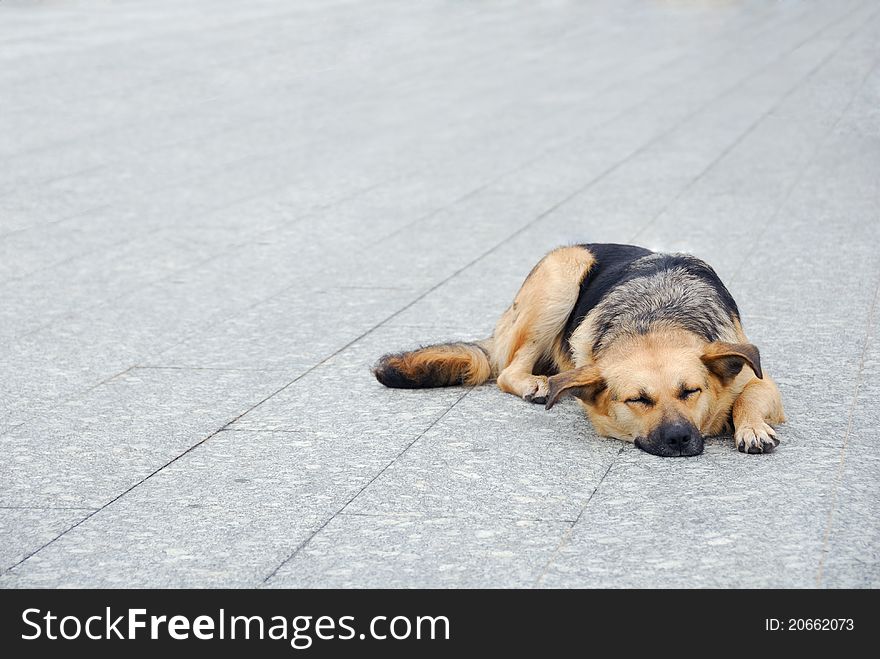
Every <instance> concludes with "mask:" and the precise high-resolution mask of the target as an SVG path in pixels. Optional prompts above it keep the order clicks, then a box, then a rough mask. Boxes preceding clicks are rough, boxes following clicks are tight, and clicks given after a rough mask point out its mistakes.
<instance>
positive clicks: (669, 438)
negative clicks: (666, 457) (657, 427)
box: [661, 423, 694, 455]
mask: <svg viewBox="0 0 880 659" xmlns="http://www.w3.org/2000/svg"><path fill="white" fill-rule="evenodd" d="M693 438H694V435H693V427H692V426H690V425H689V424H686V423H672V424H669V425H668V426H665V427H664V428H663V436H662V438H661V439H662V441H663V442H665V443H666V444H667V445H668V446H669V448H670V449H671V450H672V452H673V454H676V453H677V454H678V455H682V454H686V453H687V452H688V449H689V448H690V447H689V446H688V445H689V444H690V443H691V440H693Z"/></svg>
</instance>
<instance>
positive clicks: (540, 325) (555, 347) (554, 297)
mask: <svg viewBox="0 0 880 659" xmlns="http://www.w3.org/2000/svg"><path fill="white" fill-rule="evenodd" d="M594 260H595V259H594V258H593V255H592V254H591V253H590V252H589V251H588V250H586V249H585V248H583V247H560V248H559V249H555V250H553V251H552V252H550V253H549V254H547V256H545V257H544V258H543V259H542V260H541V261H540V262H539V263H538V265H536V266H535V267H534V268H533V269H532V272H531V273H529V276H528V277H527V278H526V280H525V282H523V285H522V287H521V288H520V290H519V292H518V293H517V295H516V298H515V299H514V301H513V304H512V305H511V306H510V307H509V308H508V309H507V311H505V312H504V314H503V315H502V316H501V319H500V320H499V321H498V324H497V325H496V327H495V333H494V334H493V343H492V351H491V355H490V357H491V361H492V367H493V371H494V372H496V373H498V387H499V388H500V389H501V390H502V391H504V392H507V393H511V394H514V395H516V396H520V397H522V398H524V399H525V400H527V401H530V402H533V403H541V404H543V403H544V402H546V399H547V377H546V375H544V374H541V373H538V374H536V370H543V369H536V367H537V366H538V365H542V366H546V367H548V368H547V370H549V371H550V372H556V371H559V370H566V369H569V368H572V367H573V366H574V365H573V364H572V363H571V359H570V357H569V356H568V355H567V354H566V352H565V350H564V349H563V348H562V334H563V331H564V329H565V324H566V322H567V321H568V317H569V316H570V315H571V312H572V310H573V309H574V306H575V304H577V299H578V294H579V292H580V284H581V281H583V278H584V277H585V276H586V274H587V272H588V271H589V269H590V267H592V265H593V262H594Z"/></svg>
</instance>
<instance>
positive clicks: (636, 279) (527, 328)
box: [373, 244, 785, 456]
mask: <svg viewBox="0 0 880 659" xmlns="http://www.w3.org/2000/svg"><path fill="white" fill-rule="evenodd" d="M373 373H374V375H375V376H376V379H378V380H379V382H381V383H382V384H384V385H385V386H388V387H398V388H421V387H442V386H449V385H465V386H474V385H478V384H482V383H484V382H486V381H487V380H490V379H492V378H495V379H496V381H497V384H498V387H499V388H500V389H501V390H502V391H504V392H507V393H510V394H514V395H516V396H520V397H522V398H523V399H525V400H526V401H529V402H531V403H543V404H544V405H545V406H546V408H547V409H550V408H552V407H553V405H554V404H556V402H557V401H558V400H559V399H560V397H562V396H566V395H568V396H574V397H576V398H577V399H578V400H579V401H580V403H581V405H582V406H583V407H584V409H585V410H586V413H587V416H588V417H589V418H590V420H591V421H592V423H593V426H594V427H595V429H596V431H597V432H598V433H599V434H600V435H604V436H607V437H614V438H617V439H621V440H624V441H628V442H634V443H635V445H636V446H637V447H639V448H640V449H642V450H644V451H647V452H648V453H652V454H654V455H658V456H693V455H699V454H700V453H702V451H703V438H704V437H708V436H713V435H719V434H724V433H727V432H731V431H732V433H733V439H734V444H735V446H736V448H737V449H738V450H739V451H740V452H742V453H750V454H758V453H769V452H771V451H773V450H774V449H775V448H776V447H777V446H778V445H779V440H778V438H777V436H776V431H775V430H774V428H773V426H774V425H778V424H780V423H783V422H784V421H785V414H784V411H783V408H782V399H781V396H780V393H779V389H778V388H777V386H776V384H775V383H774V382H773V380H771V379H770V377H768V376H767V374H766V373H765V372H764V370H763V368H762V367H761V357H760V354H759V352H758V348H756V347H755V346H754V345H752V344H751V343H749V341H748V339H747V338H746V335H745V333H744V332H743V328H742V324H741V322H740V315H739V309H738V308H737V305H736V302H735V301H734V299H733V297H732V296H731V295H730V292H729V291H728V290H727V288H726V287H725V286H724V284H723V283H722V282H721V280H720V279H719V278H718V275H717V274H716V273H715V271H714V270H713V269H712V268H711V266H709V265H708V264H707V263H706V262H704V261H702V260H700V259H698V258H696V257H694V256H690V255H687V254H662V253H655V252H652V251H650V250H647V249H645V248H642V247H636V246H633V245H617V244H584V245H573V246H568V247H560V248H558V249H555V250H553V251H552V252H550V253H549V254H547V255H546V256H545V257H544V258H543V259H541V261H540V262H539V263H538V264H537V265H536V266H535V267H534V268H532V271H531V272H530V273H529V275H528V277H526V280H525V282H523V284H522V287H521V288H520V290H519V292H518V293H517V295H516V298H515V299H514V301H513V304H512V305H511V306H510V307H509V308H508V309H507V310H506V311H505V312H504V313H503V314H502V316H501V318H500V319H499V321H498V323H497V325H496V327H495V331H494V333H493V334H492V336H491V337H489V338H488V339H483V340H480V341H474V342H459V343H445V344H438V345H430V346H426V347H423V348H420V349H418V350H413V351H410V352H403V353H395V354H388V355H385V356H383V357H382V358H381V359H379V361H378V363H377V364H376V365H375V367H374V368H373Z"/></svg>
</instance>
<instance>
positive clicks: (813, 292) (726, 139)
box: [0, 0, 880, 587]
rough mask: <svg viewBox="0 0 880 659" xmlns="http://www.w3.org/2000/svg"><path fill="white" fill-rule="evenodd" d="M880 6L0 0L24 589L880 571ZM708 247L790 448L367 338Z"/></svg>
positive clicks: (441, 332) (676, 581)
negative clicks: (388, 375)
mask: <svg viewBox="0 0 880 659" xmlns="http://www.w3.org/2000/svg"><path fill="white" fill-rule="evenodd" d="M878 58H880V6H878V5H877V3H875V2H871V1H870V0H840V1H835V2H830V1H829V2H819V1H812V2H810V1H804V2H795V1H789V2H775V3H767V2H759V1H758V0H744V1H736V0H734V1H730V2H724V1H721V0H691V1H685V2H643V1H641V0H594V1H592V2H583V3H533V2H489V3H459V2H443V1H437V2H430V3H408V2H387V1H382V0H375V1H373V2H353V1H348V0H340V1H337V2H318V1H317V0H310V1H306V0H303V1H302V2H296V3H285V2H281V1H280V0H255V1H254V2H248V3H240V2H231V1H230V0H213V1H212V2H207V1H206V0H190V1H187V2H177V1H174V2H172V1H171V0H152V1H151V2H137V1H135V0H130V1H128V2H114V3H112V4H105V3H96V2H88V1H86V0H68V1H66V2H58V1H50V2H40V3H32V2H24V1H23V0H14V1H10V0H5V1H3V2H0V301H2V304H0V373H2V378H0V450H2V455H3V460H2V461H0V574H2V576H0V586H2V587H28V586H36V587H60V586H146V587H153V586H266V587H289V586H297V587H318V586H395V587H397V586H399V587H408V586H442V587H447V586H449V587H455V586H462V587H474V586H490V587H493V586H516V587H534V586H538V587H570V586H586V587H591V586H611V587H617V586H645V587H664V586H683V587H712V586H715V587H718V586H720V587H746V586H790V587H809V586H820V587H842V586H857V587H868V586H873V587H877V586H880V521H878V520H880V493H878V487H877V486H878V481H880V458H878V457H877V455H876V454H875V453H874V450H873V449H874V448H875V445H876V443H877V440H878V434H877V428H878V427H880V418H878V416H880V406H878V404H877V400H878V397H880V389H878V385H877V382H876V377H872V376H875V375H876V374H877V372H878V366H880V346H878V341H880V336H878V324H880V311H878V308H877V307H878V286H880V250H878V247H877V246H878V245H880V177H878V175H877V174H878V172H880V68H878V66H877V64H878V61H880V60H878ZM585 241H593V242H598V241H615V242H637V243H641V244H644V245H646V246H649V247H652V248H656V249H663V250H684V251H690V252H692V253H695V254H697V255H699V256H701V257H703V258H706V259H707V260H709V261H710V262H712V263H713V264H714V265H715V266H716V268H717V270H718V271H719V273H720V274H721V276H722V278H723V279H725V281H726V282H727V283H728V284H729V287H730V288H731V289H732V291H733V293H734V296H735V297H736V298H737V300H738V301H739V303H740V306H741V309H742V311H743V315H744V320H745V325H746V329H747V331H748V332H749V334H750V337H751V338H752V339H753V340H754V341H755V343H757V344H758V345H759V346H760V348H761V350H762V354H763V358H764V362H765V365H766V369H767V370H768V372H770V373H772V374H773V376H774V377H775V378H776V379H777V380H778V382H779V384H780V386H781V389H782V392H783V396H784V399H785V403H786V406H787V411H788V415H789V423H787V424H786V425H785V426H784V427H783V428H782V429H781V431H780V437H781V439H782V445H781V447H780V449H779V450H778V451H777V452H776V453H774V454H772V455H767V456H746V455H742V454H740V453H737V452H736V451H734V450H733V448H732V442H731V440H730V439H729V438H718V439H713V440H710V441H709V442H708V443H707V448H706V452H705V453H704V454H703V455H702V456H699V457H697V458H693V459H688V460H668V459H666V460H664V459H660V458H656V457H654V456H650V455H648V454H645V453H642V452H640V451H638V450H636V449H634V448H633V447H632V446H630V445H627V444H624V443H621V442H617V441H615V440H608V439H602V438H599V437H597V436H596V435H595V433H594V432H593V431H592V429H591V428H590V427H589V426H588V424H587V422H586V420H585V419H584V418H583V416H582V414H581V413H580V412H579V410H578V409H577V408H576V406H575V405H574V404H571V403H566V404H560V405H559V406H558V407H556V408H554V410H552V411H551V412H545V411H544V410H543V409H541V408H539V407H536V406H530V405H528V404H526V403H524V402H522V401H519V400H516V399H514V398H513V397H510V396H506V395H502V394H501V393H500V392H498V391H497V390H496V389H495V388H494V386H493V385H491V384H489V385H485V386H482V387H478V388H474V389H439V390H423V391H400V390H388V389H384V388H382V387H381V386H380V385H378V384H377V383H376V382H375V381H374V380H373V379H372V377H371V375H370V373H369V370H368V367H369V365H370V364H371V363H372V362H373V361H374V360H375V359H376V357H377V356H379V355H380V354H381V353H383V352H386V351H388V350H393V349H401V348H406V347H411V346H414V345H416V344H419V343H423V342H429V341H434V340H443V339H450V338H465V339H467V338H479V337H482V336H485V335H487V334H488V333H489V332H490V331H491V328H492V325H493V323H494V320H495V319H496V317H497V315H498V314H499V313H500V312H501V311H502V310H503V309H504V307H505V306H506V305H507V304H508V303H509V301H510V299H511V297H512V296H513V294H514V293H515V291H516V289H517V287H518V285H519V283H520V282H521V280H522V279H523V277H524V276H525V274H526V273H527V272H528V270H529V269H530V268H531V266H532V265H533V264H534V262H535V261H537V259H538V258H540V256H541V255H542V254H543V253H544V252H545V251H546V250H548V249H550V248H552V247H554V246H556V245H559V244H563V243H570V242H585Z"/></svg>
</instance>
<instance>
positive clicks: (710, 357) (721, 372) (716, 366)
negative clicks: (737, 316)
mask: <svg viewBox="0 0 880 659" xmlns="http://www.w3.org/2000/svg"><path fill="white" fill-rule="evenodd" d="M700 359H701V360H702V361H703V363H704V364H705V365H706V368H708V369H709V370H710V371H712V373H714V374H715V375H717V376H718V377H719V378H721V381H722V382H723V383H725V384H727V383H728V382H730V381H731V380H733V378H735V377H736V376H737V375H739V372H740V371H741V370H742V368H743V366H745V365H746V364H748V366H749V368H751V369H752V370H753V371H754V372H755V375H757V376H758V378H759V379H763V377H764V374H763V373H762V372H761V354H760V353H759V352H758V349H757V348H756V347H755V346H753V345H752V344H751V343H725V342H724V341H715V342H714V343H710V344H709V345H708V346H706V351H705V352H704V353H703V356H702V357H700Z"/></svg>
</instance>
